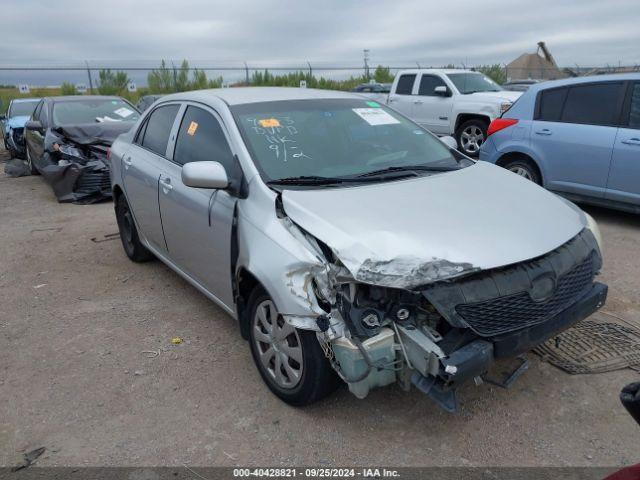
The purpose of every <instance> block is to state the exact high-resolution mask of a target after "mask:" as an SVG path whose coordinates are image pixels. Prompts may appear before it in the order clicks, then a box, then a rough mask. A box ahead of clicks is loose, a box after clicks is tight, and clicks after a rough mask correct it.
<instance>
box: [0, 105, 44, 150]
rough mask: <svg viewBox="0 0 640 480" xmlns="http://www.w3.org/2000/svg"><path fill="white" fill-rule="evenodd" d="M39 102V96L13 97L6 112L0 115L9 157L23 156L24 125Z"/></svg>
mask: <svg viewBox="0 0 640 480" xmlns="http://www.w3.org/2000/svg"><path fill="white" fill-rule="evenodd" d="M39 102H40V99H39V98H14V99H13V100H11V101H10V102H9V106H8V107H7V113H6V114H4V115H0V124H2V134H3V135H2V137H3V140H4V148H5V150H7V151H8V152H9V155H10V156H11V158H25V142H24V125H25V123H27V121H28V120H29V119H30V118H31V114H32V113H33V110H34V109H35V108H36V105H38V103H39Z"/></svg>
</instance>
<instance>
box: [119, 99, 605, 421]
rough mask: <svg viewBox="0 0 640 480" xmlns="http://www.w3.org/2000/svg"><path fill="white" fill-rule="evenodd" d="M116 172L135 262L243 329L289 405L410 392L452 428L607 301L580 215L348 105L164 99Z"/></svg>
mask: <svg viewBox="0 0 640 480" xmlns="http://www.w3.org/2000/svg"><path fill="white" fill-rule="evenodd" d="M110 161H111V180H112V186H113V194H114V201H115V211H116V217H117V221H118V226H119V228H120V233H121V237H122V244H123V246H124V249H125V252H126V254H127V255H128V256H129V258H131V259H132V260H133V261H137V262H141V261H145V260H150V259H152V258H154V257H156V258H159V259H160V260H161V261H163V262H165V263H166V264H167V265H168V266H169V267H171V268H172V269H173V270H175V271H176V272H178V273H179V274H180V275H182V276H183V277H184V278H185V279H186V280H187V281H188V282H190V283H191V284H192V285H194V286H195V287H196V288H197V289H199V290H200V291H201V292H202V293H203V294H205V295H206V296H207V297H209V298H210V299H212V300H213V301H215V302H216V303H217V304H218V305H220V306H221V307H222V308H223V309H225V310H226V311H227V312H228V313H229V315H231V316H232V317H234V318H236V319H237V320H238V321H239V325H240V332H241V334H242V335H243V337H244V338H246V339H248V340H249V344H250V347H251V352H252V354H253V358H254V360H255V363H256V365H257V367H258V370H259V372H260V374H261V376H262V378H263V379H264V381H265V383H266V384H267V385H268V387H269V388H270V389H271V390H272V391H273V392H274V393H275V394H276V395H277V396H279V397H280V398H281V399H283V400H284V401H286V402H288V403H290V404H293V405H305V404H308V403H311V402H313V401H315V400H318V399H320V398H322V397H323V396H325V395H326V394H328V393H330V392H331V391H332V390H333V389H334V388H335V387H336V386H338V385H339V384H340V383H341V381H342V382H344V383H346V384H347V385H348V387H349V390H350V391H351V392H352V393H354V394H355V395H356V396H357V397H359V398H363V397H364V396H366V395H367V393H368V392H369V390H370V389H372V388H375V387H382V386H385V385H389V384H392V383H398V384H399V385H400V386H401V387H402V388H404V389H409V388H411V386H412V385H413V386H415V387H416V388H418V389H420V390H422V391H423V392H424V393H426V394H427V395H428V396H429V397H430V398H432V399H433V400H434V401H436V402H437V403H438V404H439V405H440V406H442V407H443V408H445V409H447V410H454V409H455V408H456V405H457V400H456V389H457V387H458V386H459V385H460V384H461V383H464V382H466V381H469V380H473V379H475V380H476V382H477V383H481V382H479V380H480V379H481V378H483V376H485V374H486V373H487V372H488V370H489V369H490V368H491V366H492V364H493V363H494V362H495V361H496V360H499V359H509V358H516V357H518V356H520V355H521V354H522V353H524V352H526V351H528V350H530V349H531V348H533V347H534V346H536V345H538V344H539V343H541V342H543V341H545V340H546V339H547V338H549V337H551V336H553V335H555V334H557V332H559V331H561V330H563V329H565V328H568V327H569V326H570V325H572V324H573V323H575V322H577V321H579V320H581V319H582V318H585V317H586V316H588V315H590V314H591V313H592V312H594V311H595V310H597V309H598V308H600V307H601V306H602V305H603V304H604V302H605V299H606V294H607V287H606V285H603V284H601V283H598V282H595V281H594V277H595V276H596V275H597V274H598V272H599V270H600V268H601V266H602V257H601V253H600V234H599V232H598V228H597V226H596V224H595V223H594V222H593V220H592V219H591V218H590V217H589V216H588V215H586V214H585V213H584V212H582V211H581V210H580V209H578V208H577V207H576V206H575V205H573V204H571V203H570V202H568V201H566V200H563V199H561V198H559V197H557V196H555V195H554V194H552V193H549V192H547V191H545V190H544V189H542V188H540V187H538V186H537V185H535V184H533V183H531V182H528V181H526V180H524V179H523V178H520V177H518V176H517V175H514V174H512V173H510V172H508V171H506V170H504V169H501V168H499V167H495V166H493V165H490V164H487V163H484V162H481V163H476V162H474V161H472V160H470V159H468V158H467V157H465V156H463V155H461V154H460V153H458V152H457V151H455V150H453V149H451V148H450V147H448V146H447V145H445V143H443V142H442V141H441V140H439V139H438V138H436V137H435V136H433V135H432V134H430V133H429V132H428V131H426V130H424V129H423V128H421V127H420V126H418V125H417V124H415V123H414V122H412V121H411V120H408V119H407V118H405V117H404V116H402V115H400V114H399V113H397V112H395V111H394V110H392V109H389V108H387V107H385V106H383V105H381V104H379V103H378V102H375V101H372V100H370V99H366V98H362V97H360V96H357V95H354V94H348V93H341V92H334V91H317V90H310V89H296V88H235V89H221V90H205V91H196V92H189V93H180V94H175V95H169V96H166V97H163V98H162V99H161V100H159V101H158V102H157V103H156V104H154V106H153V107H152V108H151V109H149V110H148V111H146V112H145V113H144V115H143V116H142V118H141V119H140V120H139V121H138V122H137V124H136V126H135V127H134V128H133V129H132V130H131V131H130V132H129V133H127V134H125V135H122V136H120V137H119V138H118V139H117V140H116V142H115V143H114V144H113V146H112V148H111V151H110ZM522 362H524V360H523V361H522ZM516 363H517V362H516ZM523 370H524V368H523V367H522V363H520V364H519V365H516V366H515V367H514V369H513V372H512V375H511V376H510V378H507V379H505V381H511V380H513V379H514V378H515V377H516V376H517V375H519V374H520V373H521V372H522V371H523Z"/></svg>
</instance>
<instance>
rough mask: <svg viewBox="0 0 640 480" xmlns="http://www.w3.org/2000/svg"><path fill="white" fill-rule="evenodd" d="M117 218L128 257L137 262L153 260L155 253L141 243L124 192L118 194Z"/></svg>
mask: <svg viewBox="0 0 640 480" xmlns="http://www.w3.org/2000/svg"><path fill="white" fill-rule="evenodd" d="M116 220H117V222H118V230H119V231H120V240H122V246H123V247H124V251H125V253H126V254H127V257H129V259H130V260H132V261H134V262H137V263H142V262H148V261H149V260H152V259H153V258H154V256H153V253H151V252H150V251H149V250H148V249H147V247H145V246H144V245H142V243H140V237H138V229H137V228H136V224H135V222H134V221H133V215H132V214H131V209H130V208H129V204H128V203H127V200H126V198H125V197H124V194H122V195H120V196H118V199H117V200H116Z"/></svg>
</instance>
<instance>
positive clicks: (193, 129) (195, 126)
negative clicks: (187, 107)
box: [187, 122, 198, 136]
mask: <svg viewBox="0 0 640 480" xmlns="http://www.w3.org/2000/svg"><path fill="white" fill-rule="evenodd" d="M197 129H198V123H197V122H191V123H190V124H189V128H188V129H187V135H191V136H194V135H195V134H196V130H197Z"/></svg>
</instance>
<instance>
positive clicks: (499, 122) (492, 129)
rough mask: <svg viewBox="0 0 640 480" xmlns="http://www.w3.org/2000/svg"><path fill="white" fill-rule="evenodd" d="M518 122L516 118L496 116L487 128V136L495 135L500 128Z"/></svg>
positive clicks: (502, 128)
mask: <svg viewBox="0 0 640 480" xmlns="http://www.w3.org/2000/svg"><path fill="white" fill-rule="evenodd" d="M516 123H518V120H516V119H515V118H496V119H495V120H494V121H493V122H491V124H490V125H489V128H488V130H487V137H488V136H489V135H493V134H494V133H496V132H499V131H500V130H504V129H505V128H507V127H511V126H512V125H515V124H516Z"/></svg>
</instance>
